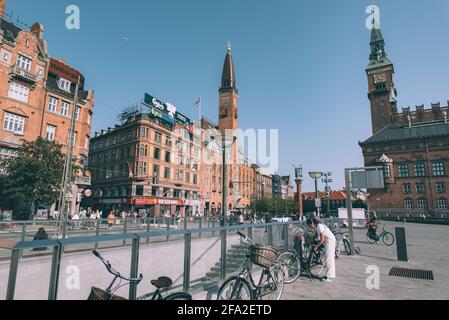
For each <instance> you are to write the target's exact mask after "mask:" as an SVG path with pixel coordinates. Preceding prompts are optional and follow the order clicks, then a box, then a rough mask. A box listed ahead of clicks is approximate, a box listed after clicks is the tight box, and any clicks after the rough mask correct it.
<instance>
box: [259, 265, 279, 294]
mask: <svg viewBox="0 0 449 320" xmlns="http://www.w3.org/2000/svg"><path fill="white" fill-rule="evenodd" d="M277 263H278V265H276V266H274V267H273V268H271V269H270V271H269V273H267V274H266V275H267V280H266V281H265V283H264V282H262V286H264V287H266V288H269V293H267V294H263V295H262V296H261V297H260V298H261V300H272V301H274V300H281V297H282V294H283V293H284V266H283V263H282V262H280V263H279V262H277Z"/></svg>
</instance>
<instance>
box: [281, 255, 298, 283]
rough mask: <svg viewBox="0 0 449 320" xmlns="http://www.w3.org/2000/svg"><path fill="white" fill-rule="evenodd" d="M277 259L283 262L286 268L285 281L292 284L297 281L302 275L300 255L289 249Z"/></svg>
mask: <svg viewBox="0 0 449 320" xmlns="http://www.w3.org/2000/svg"><path fill="white" fill-rule="evenodd" d="M277 261H279V262H281V263H283V265H284V266H285V269H286V270H284V283H286V284H291V283H293V282H295V281H296V280H297V279H298V278H299V276H300V275H301V261H300V260H299V257H298V256H297V255H296V254H294V253H293V252H290V251H287V252H284V253H283V254H281V255H280V256H279V257H278V259H277Z"/></svg>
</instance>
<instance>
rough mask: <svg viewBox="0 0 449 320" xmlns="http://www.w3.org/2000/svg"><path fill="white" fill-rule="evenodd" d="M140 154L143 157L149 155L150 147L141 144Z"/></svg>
mask: <svg viewBox="0 0 449 320" xmlns="http://www.w3.org/2000/svg"><path fill="white" fill-rule="evenodd" d="M139 155H140V156H141V157H146V156H147V155H148V147H147V146H145V145H143V144H141V145H140V151H139Z"/></svg>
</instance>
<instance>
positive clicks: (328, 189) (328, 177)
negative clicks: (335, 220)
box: [321, 172, 332, 217]
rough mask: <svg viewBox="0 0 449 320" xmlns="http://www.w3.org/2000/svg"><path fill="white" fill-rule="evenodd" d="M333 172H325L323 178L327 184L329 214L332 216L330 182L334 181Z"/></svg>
mask: <svg viewBox="0 0 449 320" xmlns="http://www.w3.org/2000/svg"><path fill="white" fill-rule="evenodd" d="M330 177H332V172H326V173H324V178H323V179H322V180H321V181H322V182H323V183H325V184H326V196H327V216H328V217H330V214H331V188H330V187H329V183H331V182H332V179H331V178H330Z"/></svg>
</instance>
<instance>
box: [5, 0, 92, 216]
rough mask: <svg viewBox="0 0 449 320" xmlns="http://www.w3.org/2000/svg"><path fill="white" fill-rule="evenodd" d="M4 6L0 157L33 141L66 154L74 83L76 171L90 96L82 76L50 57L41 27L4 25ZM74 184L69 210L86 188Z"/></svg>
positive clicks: (82, 158) (83, 155) (84, 152)
mask: <svg viewBox="0 0 449 320" xmlns="http://www.w3.org/2000/svg"><path fill="white" fill-rule="evenodd" d="M5 8H6V1H5V0H1V1H0V157H10V156H14V155H15V154H16V150H17V148H18V147H19V146H20V145H21V140H28V141H33V140H36V139H37V138H38V137H42V138H46V139H48V140H55V141H57V142H59V143H61V144H63V145H64V152H65V151H66V148H67V143H68V134H69V129H70V122H71V117H72V113H73V106H74V98H75V88H76V84H77V82H78V79H80V90H79V99H78V105H77V106H76V108H77V109H76V125H75V143H74V146H73V156H74V157H75V158H76V160H77V162H78V164H80V165H81V166H82V167H83V166H84V165H85V164H86V160H87V157H88V150H89V140H90V131H91V120H92V114H93V107H94V94H93V91H92V90H87V89H86V88H85V84H84V83H85V80H84V76H83V75H82V74H81V73H80V72H79V71H77V70H75V69H73V68H72V67H70V66H69V65H67V64H66V63H65V61H64V60H62V59H54V58H52V57H51V56H50V54H49V52H48V48H47V43H46V41H45V40H44V27H43V26H42V25H41V24H39V23H35V24H34V25H33V26H32V27H31V29H29V30H28V29H26V28H22V27H19V26H17V25H15V24H14V23H11V22H10V21H8V19H7V16H6V15H5ZM87 180H88V179H78V181H77V184H76V185H74V186H73V188H72V203H73V206H72V207H73V208H75V207H76V205H77V204H78V203H79V201H78V200H79V196H78V195H79V194H80V193H81V192H82V191H83V189H84V188H85V187H86V186H87V185H88V184H89V182H88V181H87Z"/></svg>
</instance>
